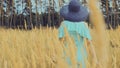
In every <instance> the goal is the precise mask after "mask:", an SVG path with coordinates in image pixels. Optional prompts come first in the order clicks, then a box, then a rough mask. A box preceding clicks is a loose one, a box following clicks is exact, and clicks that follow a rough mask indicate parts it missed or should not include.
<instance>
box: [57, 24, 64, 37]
mask: <svg viewBox="0 0 120 68" xmlns="http://www.w3.org/2000/svg"><path fill="white" fill-rule="evenodd" d="M63 36H64V28H63V25H60V27H59V28H58V37H59V38H62V37H63Z"/></svg>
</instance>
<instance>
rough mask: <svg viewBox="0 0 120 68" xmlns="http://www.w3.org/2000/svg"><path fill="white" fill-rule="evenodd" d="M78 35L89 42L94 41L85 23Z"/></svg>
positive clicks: (79, 29)
mask: <svg viewBox="0 0 120 68" xmlns="http://www.w3.org/2000/svg"><path fill="white" fill-rule="evenodd" d="M78 33H79V34H80V36H82V37H84V38H87V39H88V40H92V38H91V35H90V31H89V29H88V27H87V26H86V25H85V23H83V24H82V26H81V27H80V28H78Z"/></svg>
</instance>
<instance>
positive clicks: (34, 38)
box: [0, 28, 120, 68]
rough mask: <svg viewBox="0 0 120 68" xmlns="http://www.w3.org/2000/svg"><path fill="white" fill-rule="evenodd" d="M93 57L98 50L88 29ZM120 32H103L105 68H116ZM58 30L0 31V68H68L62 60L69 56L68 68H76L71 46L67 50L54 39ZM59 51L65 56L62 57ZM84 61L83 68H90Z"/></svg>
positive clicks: (72, 46) (119, 47)
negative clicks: (65, 53) (93, 52)
mask: <svg viewBox="0 0 120 68" xmlns="http://www.w3.org/2000/svg"><path fill="white" fill-rule="evenodd" d="M90 31H91V35H92V38H93V44H94V47H95V51H96V53H97V56H99V50H98V49H99V47H98V46H97V45H98V43H96V40H95V36H94V35H96V33H95V30H94V29H91V30H90ZM119 31H120V28H118V29H116V30H106V32H107V34H106V35H107V36H108V38H109V43H110V44H109V46H108V50H109V52H108V55H109V56H108V58H109V64H108V65H109V68H119V67H120V60H119V57H120V54H119V53H120V32H119ZM57 35H58V30H57V29H52V28H42V29H33V30H30V31H25V30H17V29H15V30H12V29H8V30H6V29H0V58H1V59H0V68H69V65H68V64H67V62H66V61H65V57H67V56H69V57H70V58H71V61H72V65H71V67H72V68H75V66H76V60H75V57H76V56H75V51H76V48H75V45H74V42H73V41H72V40H71V39H69V40H68V42H69V46H68V47H69V48H68V49H66V48H65V46H64V44H63V43H62V42H60V40H59V39H58V36H57ZM63 51H66V52H67V55H66V56H64V54H63ZM91 65H92V64H91V63H90V61H89V60H88V61H87V68H93V67H91Z"/></svg>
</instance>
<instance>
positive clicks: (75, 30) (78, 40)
mask: <svg viewBox="0 0 120 68" xmlns="http://www.w3.org/2000/svg"><path fill="white" fill-rule="evenodd" d="M64 27H65V29H67V31H68V33H69V35H70V37H72V38H73V39H74V41H75V44H76V47H77V62H78V63H80V65H82V68H86V65H85V59H86V58H87V52H86V49H85V46H84V38H87V39H88V40H91V35H90V32H89V29H88V27H87V26H86V25H85V23H84V22H70V21H66V20H65V21H63V22H62V23H61V26H60V27H59V38H63V37H64V35H65V33H64ZM69 62H70V61H69Z"/></svg>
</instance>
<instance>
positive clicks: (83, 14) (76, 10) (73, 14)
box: [60, 0, 89, 22]
mask: <svg viewBox="0 0 120 68" xmlns="http://www.w3.org/2000/svg"><path fill="white" fill-rule="evenodd" d="M60 15H61V16H62V17H63V18H64V19H65V20H68V21H72V22H80V21H85V20H86V19H87V17H88V15H89V12H88V10H87V8H86V7H84V6H82V4H81V3H80V2H79V1H78V0H71V1H70V3H69V5H65V6H63V7H62V8H61V9H60Z"/></svg>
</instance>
